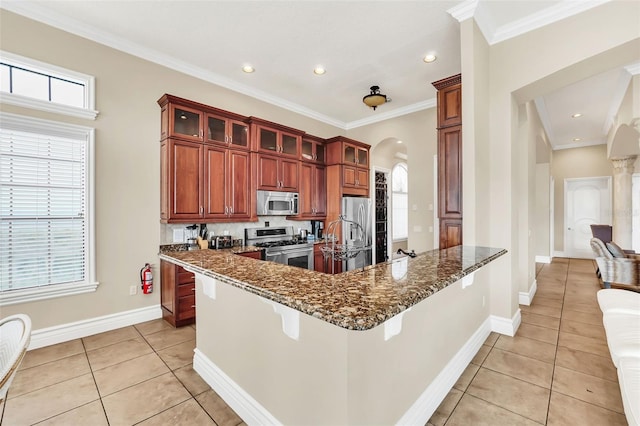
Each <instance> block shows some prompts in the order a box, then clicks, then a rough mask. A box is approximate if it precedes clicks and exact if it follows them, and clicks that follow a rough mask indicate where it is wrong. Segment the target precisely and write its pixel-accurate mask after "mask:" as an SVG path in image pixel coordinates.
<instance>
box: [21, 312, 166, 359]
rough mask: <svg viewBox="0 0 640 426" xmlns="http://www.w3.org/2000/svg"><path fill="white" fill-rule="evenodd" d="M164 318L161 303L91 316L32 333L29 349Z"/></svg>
mask: <svg viewBox="0 0 640 426" xmlns="http://www.w3.org/2000/svg"><path fill="white" fill-rule="evenodd" d="M158 318H162V309H161V308H160V305H155V306H149V307H146V308H140V309H133V310H130V311H125V312H118V313H115V314H109V315H104V316H101V317H95V318H89V319H86V320H82V321H76V322H71V323H68V324H62V325H56V326H54V327H48V328H41V329H39V330H34V331H33V332H32V333H31V343H30V344H29V350H32V349H38V348H42V347H44V346H50V345H55V344H58V343H62V342H68V341H69V340H73V339H79V338H81V337H86V336H91V335H92V334H98V333H103V332H105V331H110V330H115V329H116V328H122V327H126V326H129V325H133V324H138V323H141V322H145V321H151V320H154V319H158Z"/></svg>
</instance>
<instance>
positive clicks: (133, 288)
mask: <svg viewBox="0 0 640 426" xmlns="http://www.w3.org/2000/svg"><path fill="white" fill-rule="evenodd" d="M136 294H138V286H137V285H132V286H131V287H129V296H135V295H136Z"/></svg>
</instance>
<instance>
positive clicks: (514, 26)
mask: <svg viewBox="0 0 640 426" xmlns="http://www.w3.org/2000/svg"><path fill="white" fill-rule="evenodd" d="M487 1H488V0H466V1H464V2H462V3H460V4H459V5H457V6H454V7H452V8H451V9H448V10H447V13H449V14H450V15H451V16H453V18H455V19H456V20H458V22H462V21H465V20H467V19H469V18H474V19H475V20H476V22H477V23H478V27H479V28H480V30H481V31H482V34H483V35H484V37H485V39H486V40H487V42H488V43H489V45H494V44H496V43H500V42H501V41H505V40H509V39H511V38H514V37H517V36H519V35H522V34H525V33H527V32H529V31H532V30H535V29H537V28H541V27H544V26H545V25H549V24H552V23H554V22H557V21H560V20H562V19H565V18H568V17H570V16H573V15H577V14H578V13H581V12H584V11H586V10H589V9H591V8H593V7H596V6H600V5H601V4H604V3H607V2H608V1H611V0H582V1H575V0H563V1H561V2H559V3H557V4H555V5H553V6H550V7H547V8H546V9H543V10H541V11H539V12H537V13H534V14H531V15H529V16H527V17H525V18H522V19H518V20H517V21H513V22H510V23H508V24H505V25H502V26H500V27H497V28H496V27H495V25H494V24H493V22H492V21H491V16H489V14H488V13H483V10H484V9H483V8H482V3H485V2H487ZM478 6H480V7H478Z"/></svg>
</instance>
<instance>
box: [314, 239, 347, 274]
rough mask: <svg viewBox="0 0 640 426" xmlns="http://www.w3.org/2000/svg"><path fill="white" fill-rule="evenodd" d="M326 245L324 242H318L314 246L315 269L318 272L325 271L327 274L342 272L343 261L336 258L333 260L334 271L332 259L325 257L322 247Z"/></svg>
mask: <svg viewBox="0 0 640 426" xmlns="http://www.w3.org/2000/svg"><path fill="white" fill-rule="evenodd" d="M323 246H324V243H317V244H316V245H314V246H313V270H314V271H316V272H323V273H325V274H331V273H334V274H339V273H341V272H342V261H341V260H334V261H333V263H334V264H333V271H332V268H331V259H326V260H325V258H324V255H323V254H322V250H321V247H323Z"/></svg>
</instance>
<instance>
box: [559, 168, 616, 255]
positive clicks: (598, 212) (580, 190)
mask: <svg viewBox="0 0 640 426" xmlns="http://www.w3.org/2000/svg"><path fill="white" fill-rule="evenodd" d="M592 224H603V225H610V224H611V177H609V176H605V177H593V178H580V179H565V233H564V235H565V238H564V241H565V254H566V255H567V256H569V257H574V258H583V259H593V250H591V246H590V245H589V241H590V240H591V236H592V234H591V227H590V225H592Z"/></svg>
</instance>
